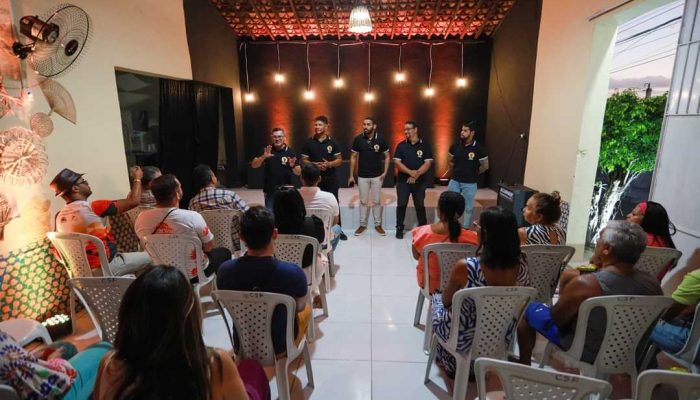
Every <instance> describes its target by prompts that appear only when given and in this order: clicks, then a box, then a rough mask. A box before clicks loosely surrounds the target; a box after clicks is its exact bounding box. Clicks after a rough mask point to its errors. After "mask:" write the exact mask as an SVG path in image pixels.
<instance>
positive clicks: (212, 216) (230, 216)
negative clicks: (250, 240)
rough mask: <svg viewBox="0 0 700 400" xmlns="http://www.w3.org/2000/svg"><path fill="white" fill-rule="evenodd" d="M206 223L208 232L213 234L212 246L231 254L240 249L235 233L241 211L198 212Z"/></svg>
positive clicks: (239, 221)
mask: <svg viewBox="0 0 700 400" xmlns="http://www.w3.org/2000/svg"><path fill="white" fill-rule="evenodd" d="M199 213H200V214H201V215H202V218H204V222H206V223H207V226H208V227H209V230H210V231H211V233H213V234H214V246H215V247H224V248H227V249H229V250H230V251H231V254H233V253H235V252H236V251H238V250H240V249H241V243H240V237H239V236H238V235H235V237H234V233H235V232H239V231H240V226H241V217H243V211H241V210H206V211H200V212H199Z"/></svg>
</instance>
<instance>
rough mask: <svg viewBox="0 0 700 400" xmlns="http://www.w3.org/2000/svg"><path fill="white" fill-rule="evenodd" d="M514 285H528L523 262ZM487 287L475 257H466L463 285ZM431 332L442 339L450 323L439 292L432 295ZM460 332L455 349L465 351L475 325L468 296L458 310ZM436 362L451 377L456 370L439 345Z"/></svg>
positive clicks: (470, 340)
mask: <svg viewBox="0 0 700 400" xmlns="http://www.w3.org/2000/svg"><path fill="white" fill-rule="evenodd" d="M517 279H518V281H517V286H530V276H529V274H528V270H527V266H526V265H525V264H523V263H521V264H520V266H519V267H518V278H517ZM484 286H488V283H487V282H486V278H485V277H484V273H483V271H482V270H481V267H480V266H479V259H478V258H477V257H469V258H467V285H466V286H465V288H474V287H484ZM432 307H433V321H432V323H433V332H435V334H436V335H437V336H439V337H440V339H442V340H447V338H448V337H449V336H450V327H451V325H452V308H451V307H445V305H444V304H443V302H442V293H436V294H434V295H433V302H432ZM459 325H460V331H461V332H464V334H462V335H460V336H459V338H458V339H457V351H459V352H460V353H462V354H466V353H467V352H468V351H469V348H470V347H471V345H472V340H473V339H474V327H475V326H476V309H475V305H474V301H473V300H472V299H466V301H465V302H464V303H462V310H461V313H460V317H459ZM435 361H436V362H437V364H438V365H439V366H440V367H442V369H443V370H445V373H447V374H448V375H449V376H450V377H454V375H455V372H456V370H457V364H456V361H455V358H454V357H453V356H452V355H451V354H450V353H448V352H447V351H445V349H443V348H442V346H440V345H438V348H437V355H436V358H435Z"/></svg>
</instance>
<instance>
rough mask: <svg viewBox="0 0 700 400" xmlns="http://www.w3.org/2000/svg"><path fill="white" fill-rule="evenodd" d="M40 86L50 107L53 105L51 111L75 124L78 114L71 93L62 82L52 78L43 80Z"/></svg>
mask: <svg viewBox="0 0 700 400" xmlns="http://www.w3.org/2000/svg"><path fill="white" fill-rule="evenodd" d="M40 86H41V89H42V92H43V93H44V97H46V101H47V102H48V103H49V107H51V112H52V113H53V112H55V113H56V114H58V115H60V116H62V117H63V118H65V119H67V120H68V121H70V122H72V123H74V124H75V123H76V122H77V121H78V116H77V113H76V111H75V103H73V97H71V95H70V93H68V91H67V90H66V89H65V88H64V87H63V86H61V84H59V83H58V82H56V81H55V80H53V79H50V78H47V79H45V80H44V81H43V82H41V84H40Z"/></svg>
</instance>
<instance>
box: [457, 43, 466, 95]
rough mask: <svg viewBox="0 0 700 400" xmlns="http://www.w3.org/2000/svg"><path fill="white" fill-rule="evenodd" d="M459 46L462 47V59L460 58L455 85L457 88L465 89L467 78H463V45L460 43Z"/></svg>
mask: <svg viewBox="0 0 700 400" xmlns="http://www.w3.org/2000/svg"><path fill="white" fill-rule="evenodd" d="M460 45H461V46H462V58H460V61H461V64H460V65H461V66H460V69H459V78H457V81H456V82H455V84H456V85H457V87H460V88H465V87H467V78H465V77H464V43H460Z"/></svg>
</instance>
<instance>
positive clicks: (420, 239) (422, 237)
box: [411, 191, 478, 294]
mask: <svg viewBox="0 0 700 400" xmlns="http://www.w3.org/2000/svg"><path fill="white" fill-rule="evenodd" d="M437 214H438V219H439V221H438V222H436V223H434V224H431V225H423V226H419V227H416V228H414V229H413V232H412V234H413V246H412V248H411V249H412V250H413V258H415V259H416V260H418V265H417V266H416V278H417V280H418V286H420V287H421V288H422V287H424V285H425V283H424V282H423V281H424V280H425V272H424V271H423V248H424V247H425V246H427V245H429V244H433V243H442V242H444V243H468V244H478V239H477V237H476V232H474V231H470V230H467V229H464V228H462V224H460V223H459V217H461V216H462V214H464V197H462V195H460V194H459V193H457V192H449V191H448V192H442V194H441V195H440V199H439V200H438V207H437ZM428 274H429V276H430V293H431V294H432V293H434V292H435V290H436V289H437V288H438V287H439V286H440V265H439V264H438V260H437V255H435V254H434V253H431V254H430V256H429V257H428Z"/></svg>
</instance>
